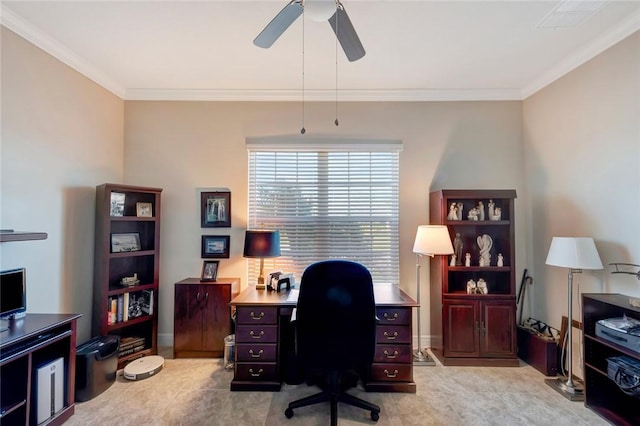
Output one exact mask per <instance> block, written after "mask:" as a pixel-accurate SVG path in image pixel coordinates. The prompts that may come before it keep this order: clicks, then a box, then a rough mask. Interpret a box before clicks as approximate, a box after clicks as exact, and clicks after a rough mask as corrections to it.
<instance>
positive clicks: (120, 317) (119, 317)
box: [116, 294, 124, 322]
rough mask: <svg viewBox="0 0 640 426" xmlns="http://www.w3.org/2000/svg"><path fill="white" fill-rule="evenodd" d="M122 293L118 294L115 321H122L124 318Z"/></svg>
mask: <svg viewBox="0 0 640 426" xmlns="http://www.w3.org/2000/svg"><path fill="white" fill-rule="evenodd" d="M123 312H124V294H119V295H118V312H117V316H116V318H117V319H116V322H122V321H123V320H124V314H123Z"/></svg>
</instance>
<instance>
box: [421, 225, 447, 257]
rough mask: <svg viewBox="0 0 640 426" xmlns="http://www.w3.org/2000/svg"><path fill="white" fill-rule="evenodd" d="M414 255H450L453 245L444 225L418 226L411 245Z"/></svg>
mask: <svg viewBox="0 0 640 426" xmlns="http://www.w3.org/2000/svg"><path fill="white" fill-rule="evenodd" d="M413 252H414V253H416V254H426V255H429V256H432V255H435V254H452V253H453V245H452V244H451V238H450V237H449V230H448V229H447V227H446V226H445V225H420V226H418V232H416V240H415V242H414V243H413Z"/></svg>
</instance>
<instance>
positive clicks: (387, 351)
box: [373, 345, 413, 363]
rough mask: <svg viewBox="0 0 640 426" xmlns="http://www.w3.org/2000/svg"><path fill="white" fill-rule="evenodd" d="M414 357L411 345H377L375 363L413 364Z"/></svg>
mask: <svg viewBox="0 0 640 426" xmlns="http://www.w3.org/2000/svg"><path fill="white" fill-rule="evenodd" d="M412 357H413V354H412V353H411V346H409V345H376V352H375V355H374V357H373V362H390V363H405V362H406V363H411V362H412V361H413V358H412Z"/></svg>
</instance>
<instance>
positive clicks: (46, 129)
mask: <svg viewBox="0 0 640 426" xmlns="http://www.w3.org/2000/svg"><path fill="white" fill-rule="evenodd" d="M1 28H2V33H1V35H0V36H1V37H2V139H1V142H0V144H1V145H0V178H1V181H0V188H1V196H0V204H1V206H0V228H12V229H16V230H26V231H42V232H46V233H47V234H48V235H49V237H48V239H46V240H42V241H29V242H12V243H2V244H0V262H1V263H0V266H1V268H2V269H8V268H13V267H20V266H24V267H26V268H27V308H28V311H29V312H69V313H71V312H77V313H82V314H83V317H82V319H81V320H80V326H79V336H78V339H79V342H82V341H83V340H86V339H88V338H89V337H90V334H91V295H92V288H93V284H92V283H93V228H94V226H93V224H94V211H95V208H94V205H95V186H96V185H98V184H100V183H102V182H105V181H120V180H121V179H122V174H123V159H122V156H123V128H124V118H123V115H124V102H123V101H122V100H121V99H119V98H118V97H116V96H114V95H113V94H111V93H110V92H108V91H107V90H105V89H103V88H102V87H100V86H98V85H96V84H95V83H93V82H92V81H90V80H88V79H87V78H85V77H83V76H82V75H80V74H78V73H77V72H76V71H74V70H72V69H70V68H69V67H67V66H66V65H64V64H62V63H61V62H60V61H58V60H57V59H54V58H53V57H51V56H50V55H48V54H46V53H44V52H43V51H42V50H40V49H38V48H36V47H35V46H33V45H32V44H30V43H28V42H26V41H25V40H24V39H22V38H20V37H19V36H17V35H15V34H14V33H13V32H11V31H9V30H7V29H5V28H4V27H1Z"/></svg>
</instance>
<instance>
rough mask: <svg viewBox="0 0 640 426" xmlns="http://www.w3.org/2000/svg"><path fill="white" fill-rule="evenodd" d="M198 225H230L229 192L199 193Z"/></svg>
mask: <svg viewBox="0 0 640 426" xmlns="http://www.w3.org/2000/svg"><path fill="white" fill-rule="evenodd" d="M200 227H202V228H230V227H231V192H230V191H218V192H201V193H200Z"/></svg>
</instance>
